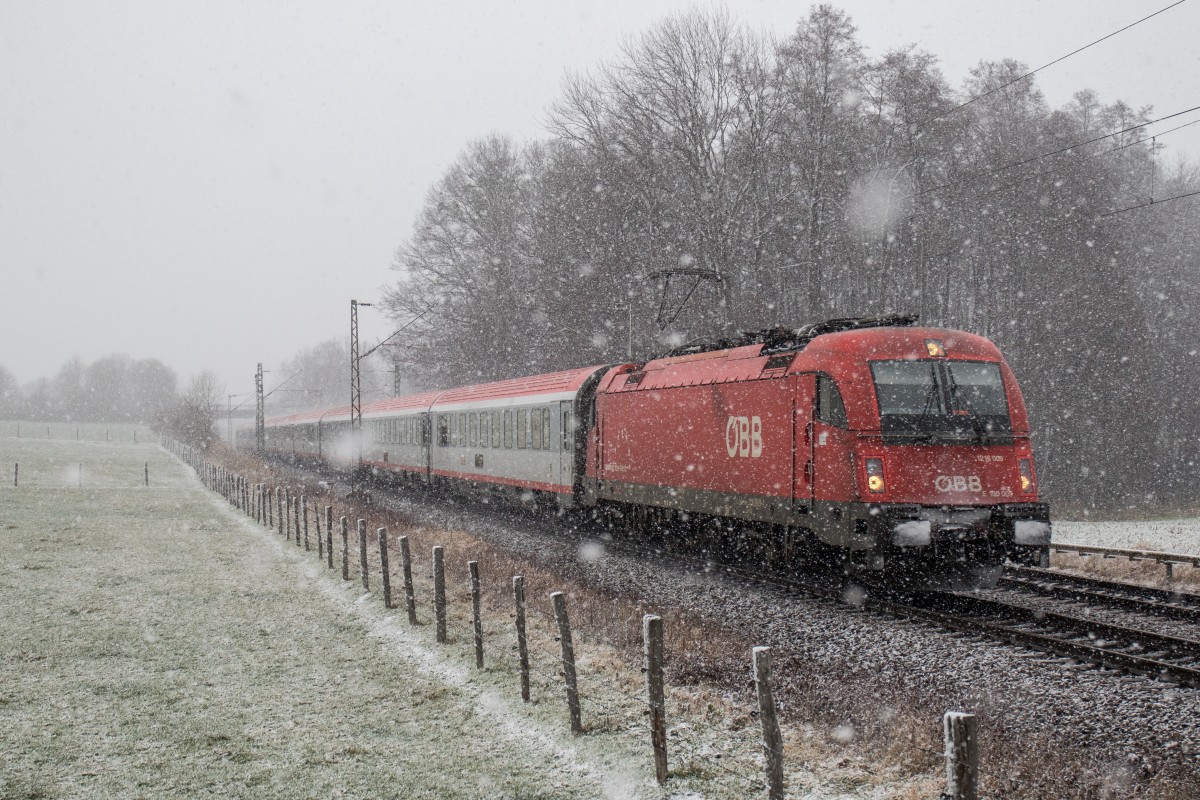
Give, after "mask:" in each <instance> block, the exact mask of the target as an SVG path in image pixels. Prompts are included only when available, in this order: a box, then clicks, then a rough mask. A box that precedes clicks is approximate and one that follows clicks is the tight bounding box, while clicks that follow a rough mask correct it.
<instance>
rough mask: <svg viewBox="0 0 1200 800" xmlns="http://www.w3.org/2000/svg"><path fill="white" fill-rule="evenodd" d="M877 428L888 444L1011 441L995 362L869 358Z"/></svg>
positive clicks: (1003, 397)
mask: <svg viewBox="0 0 1200 800" xmlns="http://www.w3.org/2000/svg"><path fill="white" fill-rule="evenodd" d="M871 374H872V376H873V377H874V379H875V396H876V398H877V399H878V400H879V415H880V419H879V427H880V431H881V432H882V433H883V436H884V438H885V439H890V440H892V441H893V442H894V443H913V444H924V443H945V444H968V443H970V444H1011V443H1012V420H1011V419H1010V417H1009V414H1008V397H1007V396H1006V395H1005V393H1004V381H1003V379H1002V378H1001V376H1000V367H999V365H997V364H993V363H990V362H983V361H940V360H939V361H873V362H871Z"/></svg>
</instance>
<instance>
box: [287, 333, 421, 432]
mask: <svg viewBox="0 0 1200 800" xmlns="http://www.w3.org/2000/svg"><path fill="white" fill-rule="evenodd" d="M372 346H373V343H370V342H368V343H365V344H364V345H363V346H362V351H363V352H366V351H367V350H369V349H370V348H371V347H372ZM394 349H395V348H391V347H387V346H386V345H385V346H384V347H382V348H380V349H379V350H376V351H375V353H374V354H372V355H370V356H367V357H366V358H363V359H362V360H361V362H360V365H359V370H360V377H359V383H360V384H361V390H362V401H363V402H364V403H369V402H371V401H373V400H379V399H382V398H384V397H391V396H392V395H393V394H395V393H396V392H395V388H396V378H397V370H396V367H395V365H394V364H393V363H392V362H391V361H389V360H388V359H389V358H390V357H391V356H392V353H391V351H393V350H394ZM349 353H350V340H349V338H333V339H327V340H325V341H323V342H320V343H318V344H316V345H313V346H312V347H306V348H303V349H301V350H300V351H299V352H297V353H296V354H295V355H294V356H292V358H290V359H287V360H286V361H283V362H282V363H281V364H280V365H279V366H278V367H277V368H275V369H274V371H273V372H272V373H271V374H270V375H269V376H268V377H269V378H270V380H268V381H267V382H266V385H265V386H264V391H265V393H266V394H267V395H268V397H267V415H268V416H273V415H276V414H288V413H292V412H295V411H306V410H308V409H312V408H336V407H338V406H348V405H350V358H349ZM399 377H400V379H401V381H402V385H401V391H405V387H406V386H408V383H407V382H406V378H407V376H406V375H405V374H403V371H401V374H400V375H399Z"/></svg>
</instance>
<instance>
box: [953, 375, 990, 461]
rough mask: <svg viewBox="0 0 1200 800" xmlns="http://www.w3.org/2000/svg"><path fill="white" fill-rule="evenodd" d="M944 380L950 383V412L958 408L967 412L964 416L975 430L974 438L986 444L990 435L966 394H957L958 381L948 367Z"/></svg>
mask: <svg viewBox="0 0 1200 800" xmlns="http://www.w3.org/2000/svg"><path fill="white" fill-rule="evenodd" d="M946 380H947V381H949V383H950V400H951V402H952V403H953V407H952V409H951V410H952V412H957V411H959V410H960V409H961V410H963V411H965V412H967V413H966V417H967V419H968V420H970V422H971V430H972V431H974V432H975V438H976V439H977V440H979V443H980V444H987V443H988V440H989V439H990V437H989V436H988V434H987V431H986V430H984V427H983V420H981V419H980V418H979V415H978V414H976V413H975V409H974V408H973V407H972V406H971V401H970V400H969V399H968V398H967V397H966V394H965V393H963V394H961V395H960V394H959V391H958V383H957V382H955V380H954V373H953V372H951V371H950V370H949V369H947V370H946Z"/></svg>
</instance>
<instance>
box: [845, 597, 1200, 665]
mask: <svg viewBox="0 0 1200 800" xmlns="http://www.w3.org/2000/svg"><path fill="white" fill-rule="evenodd" d="M923 600H929V601H930V602H928V603H927V602H918V603H914V602H912V601H908V600H902V599H896V598H890V597H887V596H886V595H885V596H884V597H870V596H868V598H867V600H866V603H865V605H866V607H868V608H873V609H875V610H877V611H884V612H887V613H892V614H896V615H898V616H904V617H906V618H917V619H923V620H927V621H930V622H934V623H936V624H938V625H940V626H942V627H945V628H949V629H951V630H957V631H961V632H964V633H970V634H981V635H985V636H988V637H989V638H993V639H998V640H1000V641H1004V642H1008V643H1010V644H1015V645H1019V646H1022V647H1027V648H1031V649H1034V650H1040V651H1043V652H1049V653H1053V654H1055V655H1059V656H1063V657H1066V658H1071V659H1076V660H1079V661H1087V662H1091V663H1094V664H1097V665H1100V666H1103V667H1107V668H1109V669H1114V670H1118V671H1120V672H1127V673H1135V674H1139V675H1145V676H1148V677H1152V678H1156V679H1159V680H1162V681H1165V682H1168V683H1174V684H1179V685H1181V686H1188V687H1191V688H1200V642H1198V641H1194V640H1191V639H1183V638H1178V637H1174V636H1164V635H1162V634H1157V633H1152V632H1150V631H1144V630H1140V629H1136V628H1129V627H1125V626H1121V625H1112V624H1109V623H1104V622H1097V621H1096V620H1093V619H1087V618H1083V617H1076V616H1071V615H1069V614H1060V613H1056V612H1050V611H1042V610H1036V609H1030V608H1026V607H1024V606H1020V605H1014V604H1012V603H1007V602H1004V601H1001V600H991V599H984V598H980V597H975V596H973V595H967V594H963V593H958V592H942V593H934V594H933V595H932V596H931V597H930V596H926V597H924V598H923Z"/></svg>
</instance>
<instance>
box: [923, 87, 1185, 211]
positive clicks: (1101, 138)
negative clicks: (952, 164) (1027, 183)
mask: <svg viewBox="0 0 1200 800" xmlns="http://www.w3.org/2000/svg"><path fill="white" fill-rule="evenodd" d="M1193 111H1200V106H1192V107H1191V108H1188V109H1184V110H1183V111H1176V112H1175V113H1174V114H1168V115H1166V116H1165V117H1159V118H1158V119H1152V120H1147V121H1145V122H1138V123H1136V124H1134V125H1130V126H1129V127H1128V128H1122V129H1121V130H1119V131H1113V132H1112V133H1106V134H1104V135H1103V136H1096V137H1094V138H1091V139H1088V140H1087V141H1083V142H1076V143H1075V144H1070V145H1067V146H1066V147H1060V148H1058V149H1057V150H1051V151H1050V152H1048V153H1042V154H1040V155H1036V156H1030V157H1029V158H1024V159H1021V160H1020V161H1014V162H1012V163H1011V164H1005V165H1004V166H1003V167H996V168H995V169H986V170H980V171H979V172H976V173H974V175H973V176H972V177H979V176H982V175H990V176H996V175H999V174H1001V173H1003V172H1008V171H1009V170H1010V169H1016V168H1017V167H1023V166H1025V165H1026V164H1032V163H1034V162H1035V161H1041V160H1042V159H1043V158H1050V157H1051V156H1057V155H1061V154H1062V153H1066V152H1070V151H1071V150H1075V149H1078V148H1080V147H1086V146H1087V145H1089V144H1095V143H1096V142H1102V141H1104V140H1105V139H1111V138H1112V137H1114V136H1120V135H1121V134H1122V133H1129V132H1130V131H1136V130H1138V129H1139V128H1145V127H1147V126H1148V125H1156V124H1158V123H1159V122H1163V121H1165V120H1168V119H1173V118H1175V117H1180V116H1183V115H1184V114H1190V113H1191V112H1193ZM1189 124H1190V123H1189ZM1181 127H1182V126H1181ZM966 182H967V179H965V178H964V179H962V180H958V181H951V182H949V183H942V184H938V185H937V186H931V187H929V188H928V189H922V190H921V191H919V192H916V193H914V194H910V195H909V196H908V197H907V198H905V199H912V198H916V197H923V196H925V195H927V194H929V193H930V192H936V191H939V190H941V189H952V188H954V187H955V186H958V185H960V184H963V183H966Z"/></svg>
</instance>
